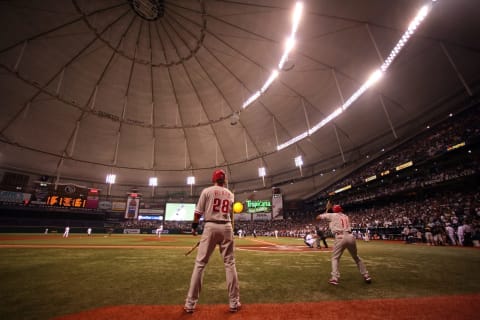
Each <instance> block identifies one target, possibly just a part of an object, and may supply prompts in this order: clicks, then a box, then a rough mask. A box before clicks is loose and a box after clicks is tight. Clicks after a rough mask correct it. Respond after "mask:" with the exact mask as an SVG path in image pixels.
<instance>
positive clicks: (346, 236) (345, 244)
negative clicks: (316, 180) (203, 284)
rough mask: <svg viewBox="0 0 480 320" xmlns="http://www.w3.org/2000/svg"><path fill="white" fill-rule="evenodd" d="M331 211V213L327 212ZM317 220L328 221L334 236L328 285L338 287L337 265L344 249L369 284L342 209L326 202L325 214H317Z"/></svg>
mask: <svg viewBox="0 0 480 320" xmlns="http://www.w3.org/2000/svg"><path fill="white" fill-rule="evenodd" d="M330 209H333V213H331V212H329V211H330ZM316 219H317V220H320V219H326V220H329V221H330V225H329V226H330V230H331V231H332V233H333V234H334V235H335V242H334V244H333V252H332V277H331V279H330V280H329V281H328V282H329V283H330V284H333V285H338V283H339V282H338V279H339V278H340V272H339V270H338V265H339V262H340V257H341V256H342V254H343V251H345V249H347V250H348V252H350V255H351V256H352V258H353V260H354V261H355V263H356V264H357V267H358V270H359V271H360V274H361V275H362V277H363V280H364V281H365V282H366V283H371V282H372V279H371V278H370V275H369V274H368V271H367V268H366V267H365V265H364V264H363V261H362V259H360V257H359V256H358V254H357V244H356V241H355V237H354V236H353V235H352V228H351V226H350V219H349V218H348V216H347V215H345V214H344V213H343V209H342V207H341V206H339V205H338V204H336V205H334V206H332V203H331V202H330V200H329V201H328V202H327V208H326V212H325V213H323V214H319V215H318V216H317V218H316Z"/></svg>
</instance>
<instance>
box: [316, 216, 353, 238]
mask: <svg viewBox="0 0 480 320" xmlns="http://www.w3.org/2000/svg"><path fill="white" fill-rule="evenodd" d="M319 217H320V218H321V219H326V220H329V221H330V224H329V227H330V230H331V231H332V232H333V233H342V232H351V231H352V227H351V226H350V219H349V218H348V216H347V215H345V214H343V213H341V212H339V213H323V214H320V215H319Z"/></svg>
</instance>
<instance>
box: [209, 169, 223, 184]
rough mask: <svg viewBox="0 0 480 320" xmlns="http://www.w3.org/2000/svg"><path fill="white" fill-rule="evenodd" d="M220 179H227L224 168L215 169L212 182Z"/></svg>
mask: <svg viewBox="0 0 480 320" xmlns="http://www.w3.org/2000/svg"><path fill="white" fill-rule="evenodd" d="M218 180H221V181H225V171H223V170H222V169H218V170H215V171H214V172H213V174H212V182H213V183H215V182H217V181H218Z"/></svg>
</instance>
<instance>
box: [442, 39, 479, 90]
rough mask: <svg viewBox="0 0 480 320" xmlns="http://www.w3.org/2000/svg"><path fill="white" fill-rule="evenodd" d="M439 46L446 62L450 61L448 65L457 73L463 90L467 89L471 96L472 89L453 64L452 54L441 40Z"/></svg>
mask: <svg viewBox="0 0 480 320" xmlns="http://www.w3.org/2000/svg"><path fill="white" fill-rule="evenodd" d="M440 47H442V51H443V53H444V54H445V56H446V57H447V59H448V62H450V65H451V66H452V68H453V70H454V71H455V74H456V75H457V77H458V79H459V80H460V82H461V83H462V85H463V87H464V88H465V90H466V91H467V93H468V95H469V96H470V97H473V93H472V90H471V89H470V87H469V86H468V84H467V82H466V81H465V78H464V77H463V75H462V74H461V73H460V71H459V70H458V68H457V65H456V64H455V61H453V58H452V56H451V55H450V53H449V52H448V50H447V48H446V47H445V45H444V44H443V42H440Z"/></svg>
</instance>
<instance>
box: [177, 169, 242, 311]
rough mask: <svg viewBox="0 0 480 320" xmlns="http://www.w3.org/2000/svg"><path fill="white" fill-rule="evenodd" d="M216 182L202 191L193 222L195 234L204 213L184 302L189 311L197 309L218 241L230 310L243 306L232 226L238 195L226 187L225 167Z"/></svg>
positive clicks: (236, 309)
mask: <svg viewBox="0 0 480 320" xmlns="http://www.w3.org/2000/svg"><path fill="white" fill-rule="evenodd" d="M212 182H213V184H214V185H213V186H211V187H208V188H205V189H204V190H203V191H202V193H201V194H200V198H199V199H198V203H197V206H196V208H195V216H194V220H193V223H192V232H193V234H195V233H196V229H197V227H198V222H199V220H200V217H201V216H203V217H204V222H205V226H204V228H203V234H202V237H201V239H200V241H199V245H198V251H197V257H196V259H195V266H194V267H193V272H192V278H191V280H190V288H189V289H188V294H187V299H186V301H185V306H184V310H185V312H187V313H192V312H194V311H195V307H196V304H197V301H198V297H199V295H200V291H201V289H202V280H203V272H204V270H205V267H206V266H207V263H208V260H209V259H210V256H211V255H212V253H213V251H214V250H215V248H216V247H217V245H218V247H219V249H220V254H221V255H222V257H223V263H224V265H225V274H226V278H227V288H228V299H229V307H230V312H237V311H238V310H239V309H240V306H241V304H240V293H239V286H238V276H237V268H236V266H235V256H234V250H235V246H234V242H233V227H232V218H233V217H232V205H233V199H234V196H233V193H232V192H231V191H230V190H228V189H227V188H225V187H224V184H225V171H223V170H215V171H214V172H213V175H212ZM193 249H194V248H193ZM193 249H192V251H193Z"/></svg>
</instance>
